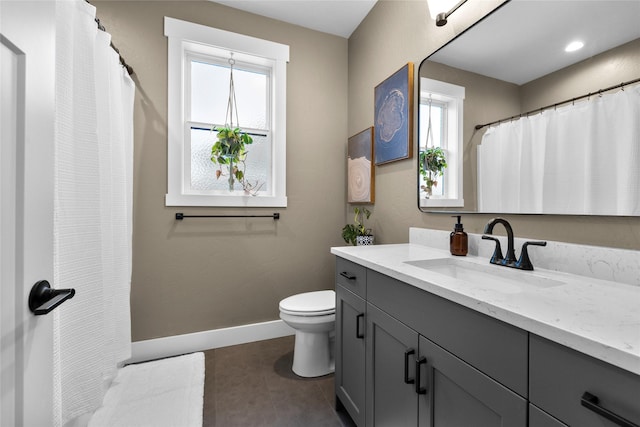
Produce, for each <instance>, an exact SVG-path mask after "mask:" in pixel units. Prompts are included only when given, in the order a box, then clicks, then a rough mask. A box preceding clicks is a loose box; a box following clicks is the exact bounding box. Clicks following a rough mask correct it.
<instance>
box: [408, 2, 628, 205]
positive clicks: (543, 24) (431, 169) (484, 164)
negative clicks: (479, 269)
mask: <svg viewBox="0 0 640 427" xmlns="http://www.w3.org/2000/svg"><path fill="white" fill-rule="evenodd" d="M639 20H640V1H636V0H634V1H611V0H586V1H580V0H577V1H535V0H511V1H508V2H506V3H504V4H503V5H502V6H500V7H499V8H497V9H496V10H495V11H494V12H492V13H491V14H489V15H488V16H487V17H485V18H484V19H482V20H481V21H479V22H478V23H476V24H475V25H473V26H472V27H471V28H469V29H468V30H467V31H465V32H464V33H462V34H460V35H459V36H458V37H456V38H455V39H453V40H452V41H451V42H449V43H448V44H446V45H445V46H443V47H442V48H440V49H439V50H437V51H436V52H435V53H433V54H432V55H430V56H429V57H428V58H426V59H425V60H424V61H423V62H422V63H421V65H420V69H419V100H420V103H419V111H418V118H419V119H418V126H419V127H418V152H419V153H420V154H419V162H418V169H419V170H418V207H419V208H420V210H422V211H424V212H443V211H446V212H451V211H460V212H465V213H470V212H480V213H522V214H565V215H618V216H638V215H640V25H638V22H639ZM572 42H580V43H582V48H579V49H577V50H571V49H568V50H569V51H565V48H567V46H568V45H569V44H570V43H572ZM621 97H625V98H621ZM438 148H440V149H441V151H440V153H438ZM439 154H440V155H442V154H444V160H443V159H442V156H440V157H439ZM443 163H446V164H447V166H446V167H442V166H443ZM439 166H440V170H441V171H442V173H440V172H439V171H438V167H439ZM434 182H435V183H434Z"/></svg>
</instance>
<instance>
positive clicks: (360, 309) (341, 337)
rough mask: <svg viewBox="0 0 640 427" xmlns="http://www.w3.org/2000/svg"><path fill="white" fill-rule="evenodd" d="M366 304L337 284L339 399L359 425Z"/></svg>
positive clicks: (336, 386)
mask: <svg viewBox="0 0 640 427" xmlns="http://www.w3.org/2000/svg"><path fill="white" fill-rule="evenodd" d="M365 311H366V303H365V301H364V300H363V299H362V298H360V297H358V296H356V295H355V294H353V293H351V292H350V291H348V290H346V289H345V288H343V287H342V286H340V285H336V344H335V361H336V372H335V390H336V397H337V398H338V399H339V401H340V403H342V405H343V406H344V408H345V409H346V410H347V412H348V413H349V415H350V416H351V418H352V419H353V421H354V422H355V423H356V424H357V425H358V426H364V416H365V413H364V405H365V339H364V334H365V327H366V325H365V323H366V321H365V318H364V315H365Z"/></svg>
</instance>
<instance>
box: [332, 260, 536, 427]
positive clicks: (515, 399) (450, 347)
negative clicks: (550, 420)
mask: <svg viewBox="0 0 640 427" xmlns="http://www.w3.org/2000/svg"><path fill="white" fill-rule="evenodd" d="M354 266H356V265H355V264H353V263H351V262H349V261H346V260H343V259H340V258H338V259H337V262H336V267H337V268H336V298H337V300H336V396H337V397H338V400H339V402H341V403H342V405H343V406H344V407H345V408H346V410H347V411H348V412H349V414H350V415H351V417H352V418H353V420H354V422H355V423H356V424H357V425H358V426H361V427H362V426H365V425H366V426H393V427H399V426H424V427H427V426H435V425H483V426H493V425H495V426H503V425H509V426H512V427H520V426H522V427H524V426H526V423H527V402H526V398H525V397H522V396H520V395H518V393H517V392H516V391H518V390H516V391H514V390H510V389H509V387H507V386H505V385H504V384H502V383H501V381H497V380H495V379H493V378H492V377H491V375H489V374H488V373H487V371H489V372H492V373H493V374H495V375H496V376H497V377H500V378H502V379H503V381H504V382H505V383H508V384H509V385H510V386H512V387H515V388H519V389H520V391H521V392H522V393H525V394H526V390H527V387H526V384H527V383H526V379H527V372H526V369H527V365H526V360H527V334H526V333H523V331H521V330H519V329H517V328H513V327H510V326H509V325H506V324H504V323H502V322H499V321H495V320H493V319H489V318H488V317H487V316H483V315H480V314H477V315H476V313H475V312H473V311H472V310H468V309H464V308H463V307H461V306H459V305H458V304H455V303H451V302H449V301H447V300H445V299H443V298H439V297H436V296H434V295H432V294H429V293H428V292H424V291H422V290H420V289H417V288H414V287H412V286H411V285H408V284H406V283H404V282H401V281H398V280H395V279H393V278H391V277H388V276H385V275H383V274H380V273H377V272H375V271H372V270H366V269H365V270H364V271H361V272H357V269H356V268H354ZM342 273H345V274H342ZM356 273H357V274H356ZM363 273H364V277H365V279H364V280H360V277H361V275H362V274H363ZM356 281H360V283H359V286H356V283H355V282H356ZM347 286H349V287H350V288H347ZM348 289H351V291H350V290H348ZM425 313H427V316H426V317H424V314H425ZM361 320H364V325H362V324H360V323H359V322H360V321H361ZM487 320H489V322H487ZM478 334H480V335H481V336H477V335H478ZM363 335H364V337H363ZM361 337H363V338H361ZM439 341H440V342H439ZM363 346H364V347H363ZM465 357H467V359H469V360H465ZM477 365H480V366H482V368H483V369H480V368H479V367H478V366H477ZM365 367H366V368H365ZM362 369H365V371H364V375H363V371H362ZM515 371H517V375H515V374H514V372H515ZM365 386H366V387H365ZM361 387H362V390H366V399H365V400H364V402H362V401H361V400H360V399H361V397H362V395H361V394H360V390H361ZM363 410H364V412H363ZM478 422H480V424H478Z"/></svg>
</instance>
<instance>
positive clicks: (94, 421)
mask: <svg viewBox="0 0 640 427" xmlns="http://www.w3.org/2000/svg"><path fill="white" fill-rule="evenodd" d="M203 397H204V354H203V353H193V354H188V355H185V356H179V357H172V358H169V359H162V360H157V361H153V362H147V363H141V364H138V365H129V366H125V367H124V368H122V369H120V370H119V371H118V375H117V376H116V379H115V380H114V381H113V383H112V385H111V388H109V391H107V394H106V396H105V397H104V401H103V403H102V407H101V408H99V409H98V410H97V411H96V412H95V414H93V416H92V418H91V421H90V422H89V427H114V426H118V427H165V426H166V427H191V426H194V427H195V426H198V427H202V405H203Z"/></svg>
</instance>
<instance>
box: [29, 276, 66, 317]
mask: <svg viewBox="0 0 640 427" xmlns="http://www.w3.org/2000/svg"><path fill="white" fill-rule="evenodd" d="M75 294H76V291H75V289H53V288H51V285H50V284H49V282H47V281H46V280H40V281H39V282H37V283H36V284H35V285H33V287H32V288H31V292H29V310H31V312H32V313H33V314H35V315H36V316H41V315H43V314H47V313H50V312H51V310H53V309H54V308H56V307H57V306H59V305H60V304H62V303H63V302H65V301H66V300H68V299H71V298H73V296H74V295H75Z"/></svg>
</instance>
